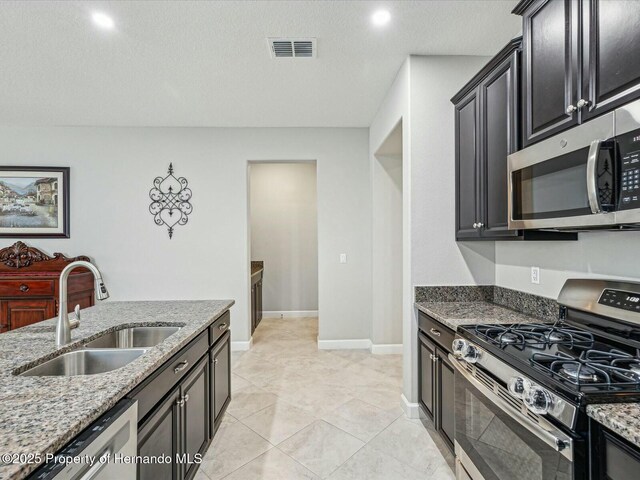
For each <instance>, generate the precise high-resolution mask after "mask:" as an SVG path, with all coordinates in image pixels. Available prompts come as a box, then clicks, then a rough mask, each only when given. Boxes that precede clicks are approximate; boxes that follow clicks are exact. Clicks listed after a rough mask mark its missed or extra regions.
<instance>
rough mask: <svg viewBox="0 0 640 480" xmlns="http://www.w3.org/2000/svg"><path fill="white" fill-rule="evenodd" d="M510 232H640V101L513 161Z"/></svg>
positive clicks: (518, 154)
mask: <svg viewBox="0 0 640 480" xmlns="http://www.w3.org/2000/svg"><path fill="white" fill-rule="evenodd" d="M507 163H508V175H509V177H508V183H509V204H508V210H509V228H510V229H513V230H519V229H552V230H584V229H595V228H611V229H618V228H624V227H631V228H640V100H638V101H635V102H633V103H630V104H628V105H626V106H624V107H621V108H619V109H617V110H615V111H613V112H610V113H608V114H606V115H603V116H601V117H598V118H595V119H593V120H591V121H589V122H587V123H584V124H582V125H579V126H577V127H574V128H572V129H571V130H568V131H566V132H563V133H561V134H559V135H556V136H554V137H551V138H549V139H546V140H543V141H541V142H539V143H536V144H534V145H532V146H530V147H527V148H525V149H523V150H520V151H518V152H516V153H513V154H512V155H509V158H508V162H507Z"/></svg>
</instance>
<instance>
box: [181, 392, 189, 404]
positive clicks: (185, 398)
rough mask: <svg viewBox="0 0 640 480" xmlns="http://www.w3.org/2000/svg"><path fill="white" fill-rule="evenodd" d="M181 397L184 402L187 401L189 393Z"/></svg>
mask: <svg viewBox="0 0 640 480" xmlns="http://www.w3.org/2000/svg"><path fill="white" fill-rule="evenodd" d="M182 399H183V400H184V403H187V402H188V401H189V394H188V393H187V394H186V395H185V396H184V397H182Z"/></svg>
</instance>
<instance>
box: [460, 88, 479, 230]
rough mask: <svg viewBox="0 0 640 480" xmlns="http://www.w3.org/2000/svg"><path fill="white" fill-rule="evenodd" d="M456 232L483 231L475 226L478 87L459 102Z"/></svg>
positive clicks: (477, 209) (476, 209)
mask: <svg viewBox="0 0 640 480" xmlns="http://www.w3.org/2000/svg"><path fill="white" fill-rule="evenodd" d="M455 108H456V110H455V112H456V113H455V116H456V191H457V192H458V194H457V195H456V217H457V218H456V232H457V237H458V238H474V237H478V236H479V235H480V231H479V230H478V229H477V228H476V225H477V222H478V220H477V219H478V218H479V215H480V211H479V204H478V201H477V200H478V141H479V139H480V132H479V127H480V122H479V121H478V113H479V105H478V91H477V89H474V90H472V91H471V92H469V93H468V94H467V95H466V96H465V97H464V98H462V99H461V100H460V101H459V102H458V103H457V104H456V107H455Z"/></svg>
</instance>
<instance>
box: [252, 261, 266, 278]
mask: <svg viewBox="0 0 640 480" xmlns="http://www.w3.org/2000/svg"><path fill="white" fill-rule="evenodd" d="M262 270H264V262H257V261H255V260H254V261H252V262H251V276H253V275H255V274H256V273H260V271H262Z"/></svg>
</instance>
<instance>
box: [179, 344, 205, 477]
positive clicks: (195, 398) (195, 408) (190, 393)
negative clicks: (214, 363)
mask: <svg viewBox="0 0 640 480" xmlns="http://www.w3.org/2000/svg"><path fill="white" fill-rule="evenodd" d="M181 390H182V397H181V399H180V402H183V403H182V404H181V408H182V411H181V413H182V418H181V420H182V421H181V423H182V425H183V426H184V432H183V435H184V442H183V448H182V452H181V453H183V454H184V455H186V457H185V458H184V459H183V463H182V470H183V478H193V476H194V475H195V474H196V470H198V465H199V464H198V463H196V455H197V454H204V452H205V451H206V450H207V446H208V445H209V357H207V356H205V357H204V358H203V359H202V360H200V362H199V363H198V364H197V365H196V366H195V367H194V369H193V371H192V372H191V374H190V375H189V376H188V377H187V378H186V379H185V380H184V382H183V383H182V387H181Z"/></svg>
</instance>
